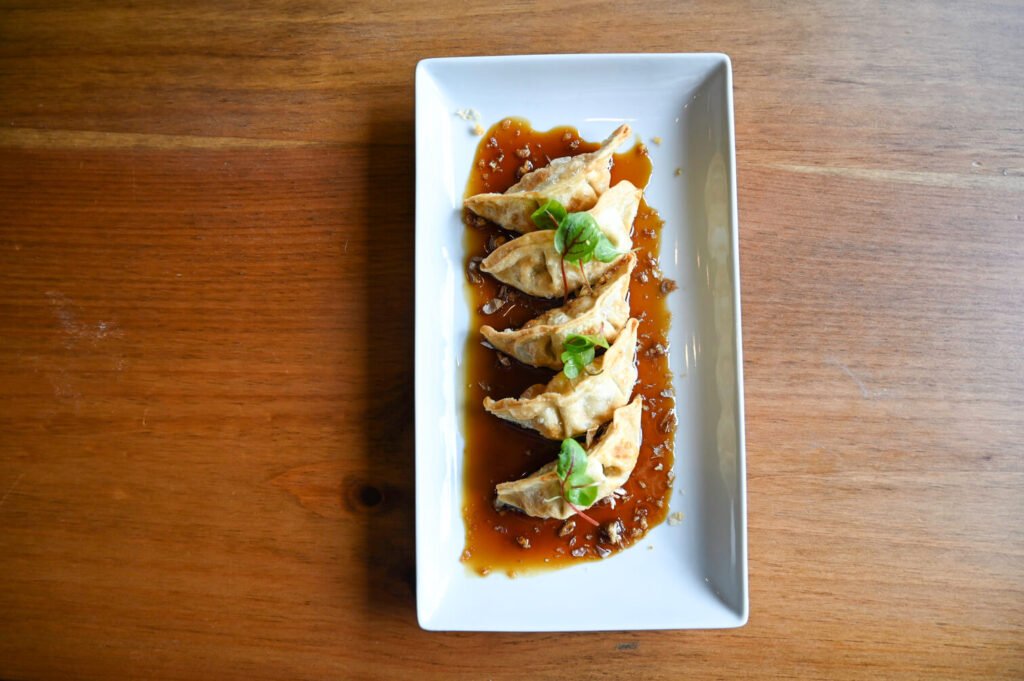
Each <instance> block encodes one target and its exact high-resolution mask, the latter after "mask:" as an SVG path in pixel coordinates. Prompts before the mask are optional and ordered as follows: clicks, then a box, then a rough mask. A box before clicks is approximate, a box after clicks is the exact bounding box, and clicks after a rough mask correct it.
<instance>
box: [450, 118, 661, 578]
mask: <svg viewBox="0 0 1024 681" xmlns="http://www.w3.org/2000/svg"><path fill="white" fill-rule="evenodd" d="M609 132H611V131H610V130H609ZM525 146H528V147H529V149H530V155H529V159H530V160H531V162H532V163H533V164H534V167H542V166H544V165H547V163H548V162H549V160H550V159H553V158H558V157H560V156H568V155H574V154H579V153H583V152H587V151H593V150H594V149H597V148H598V146H599V145H598V144H597V143H594V142H586V141H583V140H581V139H580V137H579V133H578V132H577V131H576V129H574V128H569V127H559V128H553V129H552V130H549V131H547V132H538V131H536V130H533V129H532V128H531V127H530V125H529V123H528V122H526V121H524V120H522V119H516V118H509V119H505V120H503V121H500V122H499V123H497V124H495V125H494V126H493V127H492V128H491V129H490V130H489V131H487V133H486V134H485V135H484V136H483V138H482V139H481V141H480V144H479V146H478V148H477V153H476V158H475V159H474V166H473V170H472V172H471V174H470V178H469V182H468V184H467V188H466V196H471V195H473V194H478V193H481V192H503V191H505V190H506V189H508V188H509V187H510V186H512V185H513V184H515V182H516V181H517V180H518V176H517V170H518V169H519V168H520V167H521V166H522V164H523V160H522V159H521V158H520V157H518V156H517V155H516V150H518V149H523V148H524V147H525ZM651 170H652V168H651V162H650V159H649V158H648V156H647V150H646V147H644V145H643V144H641V143H637V144H636V145H635V146H634V147H633V148H632V149H630V150H628V151H626V152H625V153H622V154H616V155H615V160H614V165H613V167H612V184H615V183H616V182H619V181H621V180H629V181H630V182H632V183H633V184H635V185H636V186H638V187H644V186H646V185H647V182H648V180H649V179H650V176H651ZM465 223H466V225H467V227H466V236H465V247H466V248H465V252H466V262H465V265H466V266H467V268H468V266H469V261H470V260H471V259H472V258H474V257H480V256H484V255H486V254H487V253H488V252H489V251H490V250H493V248H494V247H495V242H496V241H498V240H501V239H513V238H515V237H516V236H518V235H517V234H514V233H510V232H507V231H505V230H503V229H501V228H499V227H497V226H496V225H494V224H492V223H490V222H487V221H484V220H482V219H480V218H478V217H476V216H473V215H472V214H469V213H467V214H466V216H465ZM662 224H663V223H662V221H661V218H659V217H658V213H657V211H655V210H654V209H652V208H650V207H649V206H648V205H647V204H646V202H642V203H641V204H640V209H639V211H638V214H637V217H636V220H635V221H634V223H633V230H634V233H633V245H634V248H635V249H637V255H638V259H639V262H638V264H637V268H636V270H635V271H634V272H633V280H632V282H631V283H630V289H629V290H630V309H631V313H632V316H634V317H637V318H639V320H640V328H639V340H638V344H637V357H638V368H639V380H638V382H637V387H636V392H635V393H634V395H635V394H637V393H639V394H640V395H643V398H644V412H643V419H642V428H643V445H642V446H641V449H640V456H639V459H638V461H637V464H636V468H635V469H634V471H633V474H632V476H631V477H630V479H629V481H628V482H627V483H626V484H625V485H624V489H625V491H626V494H625V496H624V497H622V498H617V501H616V505H615V507H614V508H612V507H611V506H610V505H609V504H607V503H605V502H601V503H598V504H597V505H595V506H594V507H593V508H591V509H590V510H588V511H587V515H589V516H591V517H592V518H593V519H594V520H596V521H597V522H599V523H601V524H604V523H606V522H609V521H612V520H615V519H616V518H618V519H620V520H621V521H622V523H623V525H624V526H625V530H626V531H625V533H624V540H623V543H622V544H620V545H611V544H608V543H605V542H602V541H601V533H600V531H599V529H598V528H597V527H594V526H593V525H590V524H589V523H587V522H586V521H584V520H583V519H581V518H580V517H578V516H576V517H574V518H573V520H575V524H576V528H575V530H574V531H572V532H570V533H568V534H567V535H566V536H560V530H561V529H562V526H563V524H564V521H561V520H544V519H539V518H531V517H529V516H527V515H524V514H522V513H519V512H517V511H515V510H507V509H506V510H501V511H499V510H496V509H495V507H494V497H495V493H494V487H495V485H497V484H498V483H499V482H504V481H507V480H515V479H518V478H521V477H524V476H526V475H529V474H530V473H532V472H533V471H535V470H536V469H538V468H540V467H541V466H542V465H544V464H546V463H548V462H549V461H551V460H553V459H554V458H556V457H557V455H558V449H559V443H558V442H555V441H552V440H547V439H545V438H543V437H541V436H539V435H538V434H537V433H535V432H534V431H531V430H526V429H523V428H520V427H518V426H515V425H513V424H511V423H508V422H507V421H503V420H502V419H499V418H497V417H495V416H492V415H491V414H488V413H487V412H486V411H485V410H484V408H483V405H482V402H483V399H484V397H485V396H490V397H492V398H494V399H500V398H502V397H510V396H518V395H519V394H520V393H521V392H522V391H523V390H525V389H526V388H528V387H529V386H531V385H533V384H535V383H546V382H548V381H549V380H550V379H551V378H552V376H553V375H554V372H553V371H550V370H547V369H536V368H533V367H529V366H525V365H523V364H520V363H519V362H517V361H516V360H514V359H509V358H502V357H499V353H498V352H497V351H495V350H493V349H490V348H488V347H485V346H484V345H483V344H482V343H481V341H482V340H483V339H482V337H481V336H479V335H478V334H476V333H470V335H469V339H468V340H467V342H466V350H465V363H464V367H465V374H464V378H465V381H466V386H467V388H466V403H465V408H464V417H463V418H464V421H463V423H464V425H465V436H466V449H465V458H464V468H465V478H464V481H463V484H464V498H465V500H466V502H465V506H464V508H463V516H464V519H465V524H466V549H465V551H464V553H463V556H462V560H463V561H464V562H465V563H467V564H468V565H469V566H470V567H471V568H472V569H474V570H476V571H477V572H479V573H480V574H484V575H486V574H488V573H490V572H491V571H493V570H501V571H505V572H507V573H508V574H510V575H513V576H514V575H515V574H517V573H522V572H525V571H528V570H535V569H538V568H547V567H565V566H566V565H570V564H572V563H574V562H577V561H581V560H594V559H599V558H600V553H604V552H605V551H606V550H610V551H612V552H615V551H619V550H621V549H623V548H626V547H628V546H630V545H632V544H635V543H636V542H637V541H638V540H640V539H641V538H643V536H644V535H645V534H646V532H647V531H648V530H649V529H650V528H652V527H654V526H655V525H657V524H658V523H661V522H662V521H664V519H665V516H666V515H667V514H668V499H669V496H670V491H671V478H670V471H671V470H672V461H673V439H674V438H673V434H674V430H675V419H674V417H673V414H671V412H672V410H673V409H674V408H675V398H674V394H673V391H672V376H671V373H670V372H669V368H668V356H667V354H663V353H659V352H657V351H655V350H653V349H655V348H657V347H658V346H659V344H660V345H661V347H662V348H667V347H668V339H667V337H668V328H669V321H670V319H669V312H668V306H667V303H666V296H667V295H680V294H678V293H676V294H666V293H663V292H662V291H661V288H660V287H661V283H662V280H661V273H660V270H659V268H658V263H657V254H658V252H659V248H660V243H661V227H662ZM474 280H476V281H475V283H474ZM501 286H502V285H501V284H500V283H499V282H497V281H496V280H494V279H493V278H491V277H490V276H487V275H482V276H476V277H469V276H467V288H466V290H467V292H468V296H469V300H470V305H471V316H470V328H471V329H479V328H480V326H481V325H483V324H490V325H491V326H493V327H495V328H497V329H504V328H518V327H520V326H522V325H523V324H524V323H525V322H527V321H529V320H530V319H532V318H534V317H536V316H537V315H538V314H540V313H541V312H543V311H544V310H547V309H550V308H552V307H555V306H557V305H560V304H562V302H563V301H562V300H561V299H558V300H553V301H549V300H542V299H538V298H533V297H530V296H526V295H524V294H522V293H520V292H518V291H514V292H512V293H511V294H510V295H511V298H510V302H509V303H507V304H506V305H505V306H503V307H502V308H501V309H499V310H497V311H496V312H495V313H494V314H490V315H488V314H484V313H483V312H482V310H481V308H482V307H483V305H484V304H485V303H486V302H487V301H489V300H491V299H492V298H494V297H497V296H498V294H499V289H501ZM520 538H522V539H525V540H528V542H529V548H524V547H523V545H522V544H523V543H525V542H521V540H520ZM581 548H582V549H583V550H584V551H585V554H584V555H583V556H573V555H572V552H573V551H574V550H576V551H577V553H579V549H581ZM599 548H600V553H599V550H598V549H599ZM606 555H607V554H606Z"/></svg>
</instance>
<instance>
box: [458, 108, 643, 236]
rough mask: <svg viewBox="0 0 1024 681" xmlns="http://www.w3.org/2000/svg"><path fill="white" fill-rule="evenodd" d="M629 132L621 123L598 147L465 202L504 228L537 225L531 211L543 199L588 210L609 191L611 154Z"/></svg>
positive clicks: (522, 229) (523, 229) (528, 228)
mask: <svg viewBox="0 0 1024 681" xmlns="http://www.w3.org/2000/svg"><path fill="white" fill-rule="evenodd" d="M629 135H630V129H629V126H628V125H620V126H619V127H618V128H617V129H616V130H615V132H613V133H612V134H611V136H610V137H609V138H608V139H606V140H605V141H604V142H602V143H601V148H600V149H598V150H597V151H592V152H590V153H588V154H580V155H578V156H563V157H561V158H556V159H554V160H553V161H551V163H550V164H548V165H547V166H545V167H543V168H538V169H537V170H534V171H533V172H529V173H527V174H526V175H523V178H522V179H521V180H519V182H517V183H516V184H514V185H512V186H511V187H509V188H508V190H506V192H505V193H504V194H476V195H475V196H470V197H469V198H468V199H466V201H465V206H466V208H469V209H470V210H471V211H473V212H474V213H476V214H477V215H480V216H482V217H485V218H487V219H488V220H491V221H492V222H496V223H498V224H499V225H501V226H502V227H504V228H505V229H511V230H512V231H514V232H524V233H525V232H532V231H534V230H536V229H537V226H536V225H534V224H533V220H531V219H530V215H531V214H532V213H533V212H534V211H535V210H537V206H539V205H540V204H541V203H542V202H543V201H545V200H546V199H555V200H557V201H558V202H559V203H561V204H562V205H564V206H565V208H566V210H568V211H569V212H575V211H581V210H587V209H588V208H590V207H592V206H593V205H594V204H595V203H597V197H599V196H601V194H603V193H605V192H606V191H608V185H609V183H610V182H611V160H612V154H613V153H615V150H616V149H618V148H619V145H621V144H622V143H623V142H624V141H625V140H626V139H627V138H628V137H629Z"/></svg>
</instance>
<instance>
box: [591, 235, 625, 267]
mask: <svg viewBox="0 0 1024 681" xmlns="http://www.w3.org/2000/svg"><path fill="white" fill-rule="evenodd" d="M620 255H622V254H621V253H619V252H618V251H617V250H616V249H615V246H612V242H611V241H609V240H608V237H606V236H605V235H604V233H602V234H601V238H600V239H598V241H597V247H596V248H594V257H595V258H597V259H598V260H600V261H601V262H611V261H612V260H615V259H616V258H617V257H619V256H620Z"/></svg>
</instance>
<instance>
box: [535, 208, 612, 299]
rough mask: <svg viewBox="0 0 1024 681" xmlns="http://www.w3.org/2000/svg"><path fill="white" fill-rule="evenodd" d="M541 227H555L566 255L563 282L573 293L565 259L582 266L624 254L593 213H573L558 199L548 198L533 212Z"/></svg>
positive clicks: (558, 248) (560, 248) (559, 247)
mask: <svg viewBox="0 0 1024 681" xmlns="http://www.w3.org/2000/svg"><path fill="white" fill-rule="evenodd" d="M530 219H531V220H533V224H535V225H537V228H538V229H553V230H555V251H557V252H558V254H559V255H561V256H562V286H563V288H564V289H565V296H566V298H568V297H569V280H568V279H567V278H566V275H565V263H567V262H568V263H574V264H577V265H579V266H580V272H581V273H582V272H583V265H584V264H585V263H588V262H590V261H591V260H593V259H594V258H597V259H598V260H600V261H601V262H611V261H613V260H615V259H616V258H618V257H619V256H620V255H622V254H621V253H620V252H619V251H617V250H615V246H613V245H612V242H611V241H609V240H608V237H607V236H605V233H604V232H602V231H601V226H600V225H598V224H597V220H595V219H594V216H593V215H591V214H590V213H570V212H568V211H567V210H566V209H565V206H563V205H562V204H561V203H559V202H558V201H556V200H555V199H546V200H545V201H544V202H543V203H542V204H540V205H539V206H538V207H537V210H535V211H533V213H532V214H531V215H530Z"/></svg>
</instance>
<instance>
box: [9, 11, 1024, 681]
mask: <svg viewBox="0 0 1024 681" xmlns="http://www.w3.org/2000/svg"><path fill="white" fill-rule="evenodd" d="M0 7H2V9H0V209H2V210H0V678H4V679H11V680H14V679H18V680H21V679H63V678H81V679H120V678H150V679H206V678H217V679H232V678H237V679H300V678H302V679H305V678H309V679H325V678H336V679H378V678H380V679H383V678H395V679H398V678H402V679H407V678H443V679H454V678H467V679H524V678H531V679H548V678H550V679H556V678H567V677H569V676H572V677H582V678H596V677H598V676H601V677H604V678H630V679H673V680H675V679H691V678H693V679H701V678H723V679H734V678H753V677H761V678H777V679H782V678H791V679H846V678H872V679H876V678H886V679H922V678H928V679H939V678H942V679H994V678H1007V679H1009V678H1022V677H1024V524H1022V522H1021V521H1022V518H1024V458H1022V453H1024V447H1022V444H1021V443H1022V441H1024V349H1022V343H1021V341H1022V335H1024V239H1022V237H1024V217H1022V216H1024V123H1022V120H1024V79H1022V75H1021V74H1022V73H1024V5H1022V4H1021V3H1020V2H1019V1H1018V0H1007V1H1005V2H972V3H954V2H940V3H932V2H907V3H865V2H850V3H842V2H794V3H754V2H742V1H740V0H730V1H727V2H667V1H649V2H645V3H634V6H632V7H629V8H628V9H627V7H626V6H621V5H620V6H615V5H612V4H608V3H596V2H570V3H557V4H556V3H551V4H547V3H532V2H513V3H506V4H502V3H455V2H432V3H418V2H403V1H399V2H385V3H379V2H367V1H365V0H355V1H351V2H314V1H299V2H286V1H284V0H282V1H280V2H224V3H201V2H196V3H187V2H163V1H160V2H156V1H151V2H139V3H131V2H110V3H86V2H75V1H71V0H67V1H63V2H62V1H59V0H58V1H55V2H51V3H46V4H45V5H43V3H15V2H2V4H0ZM574 51H613V52H616V51H722V52H726V53H728V54H729V55H730V56H731V57H732V60H733V66H734V70H735V87H736V91H735V106H736V121H737V153H738V161H739V192H740V222H741V228H740V233H741V267H742V271H743V283H742V286H743V305H744V329H743V332H744V350H745V357H746V363H745V371H746V398H747V434H748V465H749V506H750V514H749V524H750V588H751V596H750V598H751V613H752V614H751V619H750V623H749V624H748V625H747V626H746V627H745V628H742V629H739V630H734V631H721V632H646V633H632V632H621V633H606V634H565V635H550V634H548V635H539V634H538V635H502V634H499V635H493V634H435V633H426V632H423V631H420V630H419V628H418V627H417V624H416V618H415V607H414V594H413V583H414V575H415V562H414V557H413V542H414V537H413V485H412V483H413V476H412V466H413V456H414V442H413V435H412V418H413V412H414V405H413V402H412V390H411V388H412V372H413V361H412V346H411V338H412V314H413V307H412V286H413V272H412V262H413V253H412V229H413V227H412V225H413V211H412V194H413V151H412V149H413V146H412V145H413V79H412V75H413V69H414V67H415V64H416V61H417V60H418V59H420V58H424V57H429V56H446V55H471V54H488V53H489V54H503V53H505V54H509V53H531V52H533V53H536V52H574ZM560 85H561V84H559V83H555V82H553V83H546V84H542V86H543V87H559V86H560ZM510 113H514V112H510ZM617 597H618V598H623V599H624V598H629V594H628V592H625V593H622V594H620V595H618V596H617ZM608 607H614V599H613V602H612V603H611V604H609V606H608ZM495 616H496V617H498V616H500V614H499V613H495Z"/></svg>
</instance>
